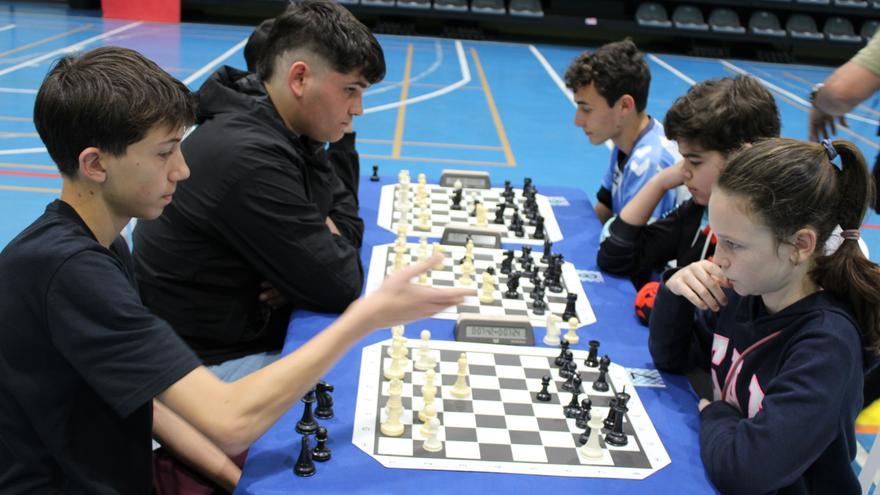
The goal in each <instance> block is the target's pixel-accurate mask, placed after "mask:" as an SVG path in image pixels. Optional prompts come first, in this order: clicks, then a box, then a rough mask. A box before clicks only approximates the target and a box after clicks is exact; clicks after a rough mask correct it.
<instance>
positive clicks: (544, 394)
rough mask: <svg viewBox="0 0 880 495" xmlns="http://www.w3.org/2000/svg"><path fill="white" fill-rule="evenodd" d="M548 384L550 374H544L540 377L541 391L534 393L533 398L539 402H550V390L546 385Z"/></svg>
mask: <svg viewBox="0 0 880 495" xmlns="http://www.w3.org/2000/svg"><path fill="white" fill-rule="evenodd" d="M549 386H550V376H549V375H544V377H543V378H541V391H540V392H538V393H537V394H536V395H535V398H536V399H538V400H539V401H541V402H550V391H549V390H547V387H549Z"/></svg>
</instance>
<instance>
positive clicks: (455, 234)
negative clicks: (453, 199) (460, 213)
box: [440, 223, 501, 249]
mask: <svg viewBox="0 0 880 495" xmlns="http://www.w3.org/2000/svg"><path fill="white" fill-rule="evenodd" d="M468 238H470V239H471V240H472V241H473V242H474V247H484V248H493V249H500V248H501V232H498V231H496V230H492V229H487V228H480V227H473V226H471V225H469V224H466V223H450V224H448V225H446V227H444V228H443V236H442V237H441V238H440V244H445V245H447V246H465V245H467V241H468Z"/></svg>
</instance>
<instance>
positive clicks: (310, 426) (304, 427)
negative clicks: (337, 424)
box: [296, 390, 318, 435]
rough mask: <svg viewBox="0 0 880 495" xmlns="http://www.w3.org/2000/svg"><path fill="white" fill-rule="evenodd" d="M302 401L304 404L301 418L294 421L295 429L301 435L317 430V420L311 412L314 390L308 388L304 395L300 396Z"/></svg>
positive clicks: (310, 433)
mask: <svg viewBox="0 0 880 495" xmlns="http://www.w3.org/2000/svg"><path fill="white" fill-rule="evenodd" d="M302 401H303V404H305V408H304V410H303V415H302V418H301V419H300V420H299V421H298V422H297V423H296V431H297V433H302V434H303V435H312V434H314V433H315V431H317V430H318V422H317V421H315V416H314V414H312V404H313V403H314V402H315V391H314V390H309V392H308V393H307V394H306V396H305V397H303V398H302Z"/></svg>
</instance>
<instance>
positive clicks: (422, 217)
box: [416, 206, 431, 230]
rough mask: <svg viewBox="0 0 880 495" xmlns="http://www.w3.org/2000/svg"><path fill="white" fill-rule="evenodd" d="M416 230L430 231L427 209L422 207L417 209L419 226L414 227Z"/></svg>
mask: <svg viewBox="0 0 880 495" xmlns="http://www.w3.org/2000/svg"><path fill="white" fill-rule="evenodd" d="M416 229H418V230H431V222H430V217H429V215H428V208H426V207H425V206H422V207H421V208H420V209H419V224H418V225H417V226H416Z"/></svg>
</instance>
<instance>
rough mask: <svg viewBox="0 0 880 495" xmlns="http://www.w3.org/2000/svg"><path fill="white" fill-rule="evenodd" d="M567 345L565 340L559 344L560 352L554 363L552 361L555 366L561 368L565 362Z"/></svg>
mask: <svg viewBox="0 0 880 495" xmlns="http://www.w3.org/2000/svg"><path fill="white" fill-rule="evenodd" d="M569 345H570V344H569V343H568V341H567V340H565V339H562V341H561V342H560V343H559V346H560V347H561V350H560V351H559V356H557V357H556V361H553V363H554V364H556V366H562V363H564V362H565V353H566V352H567V351H568V346H569Z"/></svg>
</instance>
